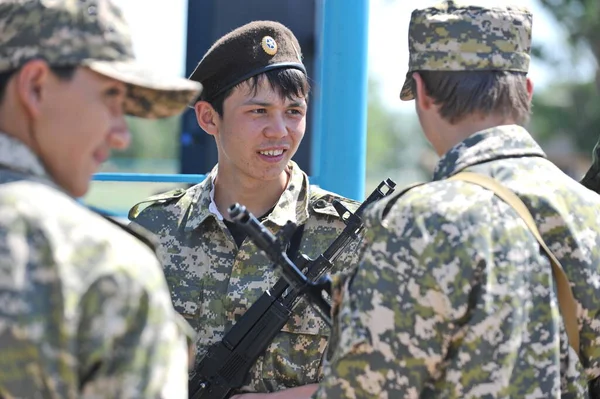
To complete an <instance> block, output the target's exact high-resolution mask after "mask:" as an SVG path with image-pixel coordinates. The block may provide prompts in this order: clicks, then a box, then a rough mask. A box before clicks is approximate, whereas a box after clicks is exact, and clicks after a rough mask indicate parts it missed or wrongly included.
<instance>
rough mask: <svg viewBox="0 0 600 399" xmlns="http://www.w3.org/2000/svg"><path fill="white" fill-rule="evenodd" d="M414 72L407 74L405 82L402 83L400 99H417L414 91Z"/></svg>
mask: <svg viewBox="0 0 600 399" xmlns="http://www.w3.org/2000/svg"><path fill="white" fill-rule="evenodd" d="M412 74H413V73H412V72H408V73H407V74H406V79H405V80H404V84H403V85H402V90H401V91H400V100H402V101H410V100H414V99H415V95H414V94H413V92H412V89H411V87H412V79H413V78H412Z"/></svg>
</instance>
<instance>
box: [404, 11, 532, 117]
mask: <svg viewBox="0 0 600 399" xmlns="http://www.w3.org/2000/svg"><path fill="white" fill-rule="evenodd" d="M531 27H532V15H531V13H530V12H529V11H528V10H527V9H525V8H522V7H517V6H478V5H473V4H470V3H469V2H468V1H467V2H460V1H444V2H442V3H439V4H437V5H435V6H433V7H427V8H423V9H416V10H414V11H413V13H412V16H411V21H410V27H409V38H408V42H409V52H410V58H409V70H408V73H407V76H406V81H405V83H404V86H403V87H402V91H401V94H400V98H401V99H402V100H404V101H408V100H412V99H414V98H415V95H416V89H415V81H414V79H413V78H412V74H413V73H414V72H418V73H419V75H420V76H421V77H422V79H423V83H424V85H425V88H426V91H427V94H428V95H429V96H431V97H432V98H433V99H434V101H435V102H436V104H438V105H439V112H440V115H441V116H442V117H443V118H444V119H445V120H447V121H448V122H450V123H456V122H459V121H460V120H462V119H463V118H465V117H467V116H469V115H472V114H480V115H482V116H489V115H501V116H505V117H508V118H510V119H513V120H514V121H515V122H516V123H524V122H525V121H526V120H527V119H528V117H529V113H530V96H529V94H528V90H527V76H526V75H527V72H528V69H529V63H530V51H531Z"/></svg>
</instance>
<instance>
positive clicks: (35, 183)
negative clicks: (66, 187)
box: [0, 133, 193, 398]
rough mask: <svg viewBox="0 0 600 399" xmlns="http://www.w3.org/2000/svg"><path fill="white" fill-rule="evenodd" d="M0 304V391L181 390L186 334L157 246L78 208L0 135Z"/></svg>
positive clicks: (135, 393) (27, 394) (163, 393)
mask: <svg viewBox="0 0 600 399" xmlns="http://www.w3.org/2000/svg"><path fill="white" fill-rule="evenodd" d="M40 199H43V200H40ZM57 210H60V212H58V211H57ZM0 303H2V306H0V370H2V372H0V397H2V396H4V397H6V398H13V397H14V398H33V397H37V396H35V394H36V393H39V394H41V395H42V397H48V398H50V397H53V398H57V397H60V398H83V397H89V398H92V397H95V398H98V397H102V398H104V397H106V398H116V397H119V398H158V397H159V396H160V397H164V398H178V397H179V398H184V397H187V396H186V392H187V384H186V382H185V381H186V379H185V377H186V375H187V363H188V362H187V348H186V338H190V339H191V337H192V336H193V332H192V331H191V330H190V329H189V326H187V323H185V321H184V320H182V319H181V318H180V317H179V315H178V314H176V313H175V312H174V311H173V306H172V304H171V302H170V298H169V294H168V292H167V286H166V284H165V280H164V277H163V275H162V273H161V268H160V266H159V264H158V260H157V259H156V255H155V253H154V251H153V248H152V246H149V245H141V244H140V241H139V240H138V239H136V238H135V237H134V236H133V235H131V234H129V233H127V232H126V231H124V230H123V229H122V228H120V227H117V226H116V225H115V224H113V223H110V222H108V221H107V220H105V219H104V218H103V217H101V216H100V215H97V214H94V213H93V212H91V211H89V210H87V209H86V208H84V207H83V206H81V205H79V204H78V203H77V202H76V201H75V200H74V199H73V198H71V197H70V196H68V195H67V194H65V193H63V192H62V191H61V190H60V189H59V188H58V187H57V186H56V185H55V184H54V183H53V182H52V181H51V179H50V177H49V176H48V175H47V174H46V172H45V171H44V168H43V167H42V165H41V163H40V161H39V160H38V159H37V158H36V157H35V155H33V153H32V152H31V151H30V150H29V149H28V148H27V147H26V146H25V145H24V144H22V143H20V142H18V141H16V140H14V139H12V138H10V137H9V136H6V135H4V134H1V133H0Z"/></svg>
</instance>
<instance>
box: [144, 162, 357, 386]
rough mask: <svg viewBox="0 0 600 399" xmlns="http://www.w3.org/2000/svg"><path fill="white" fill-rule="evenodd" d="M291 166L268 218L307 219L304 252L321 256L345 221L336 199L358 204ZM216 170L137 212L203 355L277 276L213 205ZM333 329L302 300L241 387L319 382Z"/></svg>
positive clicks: (275, 223) (345, 260) (347, 256)
mask: <svg viewBox="0 0 600 399" xmlns="http://www.w3.org/2000/svg"><path fill="white" fill-rule="evenodd" d="M289 168H290V173H291V177H290V181H289V184H288V187H287V189H286V190H285V191H284V192H283V194H282V195H281V198H280V199H279V202H278V203H277V205H276V206H275V208H274V209H273V211H272V212H271V213H270V214H269V215H268V217H267V218H266V219H265V220H264V222H263V224H264V225H265V226H266V227H267V228H269V229H270V230H271V231H272V232H277V231H278V230H279V229H280V228H281V227H282V226H283V225H284V224H285V223H286V222H287V221H288V220H291V221H292V222H294V223H296V224H299V225H304V226H305V227H304V234H303V236H302V241H301V244H300V248H299V251H300V252H301V253H304V254H306V255H308V256H310V257H316V256H317V255H319V254H320V253H322V252H323V251H324V250H325V249H327V247H328V246H329V244H330V243H331V242H333V241H334V240H335V238H336V237H337V236H338V235H339V234H340V233H341V231H342V230H343V228H344V223H343V221H341V219H340V218H339V216H338V214H337V212H336V211H335V209H334V208H333V206H332V205H331V203H332V201H333V200H334V199H339V200H342V201H343V203H344V204H345V205H346V206H347V207H348V208H349V209H351V210H355V209H356V208H357V205H358V204H357V203H355V202H354V201H350V200H347V199H345V198H342V197H340V196H338V195H335V194H332V193H330V192H327V191H324V190H321V189H319V188H317V187H314V186H309V183H308V178H307V176H306V175H305V174H304V173H303V172H302V171H301V170H300V168H299V167H298V165H296V164H295V163H294V162H290V164H289ZM216 172H217V168H215V169H214V170H213V172H212V173H211V174H210V175H209V176H208V177H207V179H206V180H205V181H204V182H202V183H201V184H199V185H196V186H194V187H192V188H190V189H188V190H179V191H173V192H170V193H166V194H164V195H159V196H156V197H154V198H152V199H150V200H149V202H150V203H152V205H150V206H149V207H147V208H145V209H144V210H143V211H142V212H141V213H140V214H139V216H137V217H136V218H135V219H134V220H135V222H137V223H139V224H141V225H142V226H144V227H145V228H147V229H149V230H150V231H152V232H154V233H156V235H157V236H158V238H159V240H160V242H161V244H162V248H161V249H162V251H161V253H162V260H163V264H164V267H165V275H166V276H167V283H168V284H169V287H170V288H171V296H172V299H173V303H174V305H175V309H177V310H178V311H179V312H180V313H181V314H183V315H184V317H185V318H186V319H187V320H188V321H189V322H190V323H191V324H192V326H194V328H195V329H196V331H197V333H198V341H197V348H198V354H197V356H196V359H197V360H200V358H201V356H202V355H203V354H204V353H205V351H206V349H207V347H208V346H209V345H211V344H213V343H215V342H218V341H219V340H221V338H222V337H223V334H224V333H225V332H226V331H228V330H229V329H230V328H231V326H232V325H233V323H234V322H235V321H236V320H238V319H239V318H240V316H241V315H243V314H244V312H246V310H247V309H248V308H249V307H250V306H251V305H252V304H253V303H254V302H255V301H256V300H257V299H258V298H259V297H260V295H261V294H262V293H263V292H264V291H265V290H266V289H269V288H271V287H272V286H273V285H274V284H275V282H276V281H277V279H278V277H279V275H278V274H277V273H274V272H273V271H272V269H271V263H270V262H269V261H268V259H267V258H266V256H265V255H263V253H262V252H260V251H259V250H258V249H257V247H256V246H255V245H254V243H253V242H252V241H251V240H250V239H249V238H246V239H245V240H244V242H243V243H242V245H241V247H240V248H238V247H237V245H236V243H235V242H234V239H233V237H232V235H231V234H230V232H229V230H228V229H227V227H226V225H225V224H224V222H223V221H222V220H221V218H220V217H218V216H217V214H216V213H217V212H215V213H213V212H214V211H211V210H210V209H216V208H213V207H214V202H212V201H211V195H210V192H211V190H212V188H213V181H214V178H215V175H216ZM211 203H212V204H213V206H211ZM209 208H210V209H209ZM134 209H135V208H134ZM357 246H358V245H357V244H353V245H351V247H350V248H349V249H348V250H347V251H346V252H345V253H343V254H342V255H341V256H340V258H339V259H338V262H337V263H336V269H339V268H342V267H350V266H352V265H356V263H357V261H358V256H357V254H356V247H357ZM328 335H329V329H328V327H327V326H326V325H325V324H324V322H323V321H322V319H321V318H320V317H319V316H317V314H316V312H314V311H313V309H312V308H311V307H308V306H307V304H306V302H304V301H300V302H299V304H298V305H297V307H296V308H295V311H294V314H293V317H292V318H291V319H290V320H289V321H288V323H287V324H286V325H285V326H284V328H283V329H282V331H281V332H280V333H279V334H278V335H277V336H276V337H275V339H274V341H273V342H272V344H271V345H270V346H269V347H268V349H267V351H266V354H265V355H264V356H261V357H260V358H259V359H258V361H257V362H256V364H255V365H254V367H253V368H252V369H251V371H250V381H248V384H247V386H245V387H244V388H243V391H249V392H272V391H277V390H281V389H284V388H289V387H295V386H300V385H306V384H310V383H315V382H317V381H318V380H319V378H320V375H321V360H322V357H323V353H324V351H325V348H326V346H327V338H328Z"/></svg>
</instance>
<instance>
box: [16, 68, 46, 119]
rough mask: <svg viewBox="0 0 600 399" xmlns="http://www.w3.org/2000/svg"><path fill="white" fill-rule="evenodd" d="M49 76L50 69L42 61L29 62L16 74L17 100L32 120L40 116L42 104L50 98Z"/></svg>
mask: <svg viewBox="0 0 600 399" xmlns="http://www.w3.org/2000/svg"><path fill="white" fill-rule="evenodd" d="M50 74H51V71H50V67H49V66H48V64H47V63H46V62H45V61H43V60H31V61H29V62H27V63H25V65H23V66H22V67H21V68H20V69H19V71H18V72H17V75H16V82H15V83H16V87H15V93H16V96H17V100H18V102H19V103H20V104H21V105H22V106H23V108H24V109H25V111H26V112H27V113H28V114H29V116H30V117H32V118H37V117H38V116H39V115H40V112H41V105H42V102H43V101H44V100H46V99H47V98H48V97H49V96H50V93H49V87H48V86H49V85H48V83H49V78H50Z"/></svg>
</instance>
